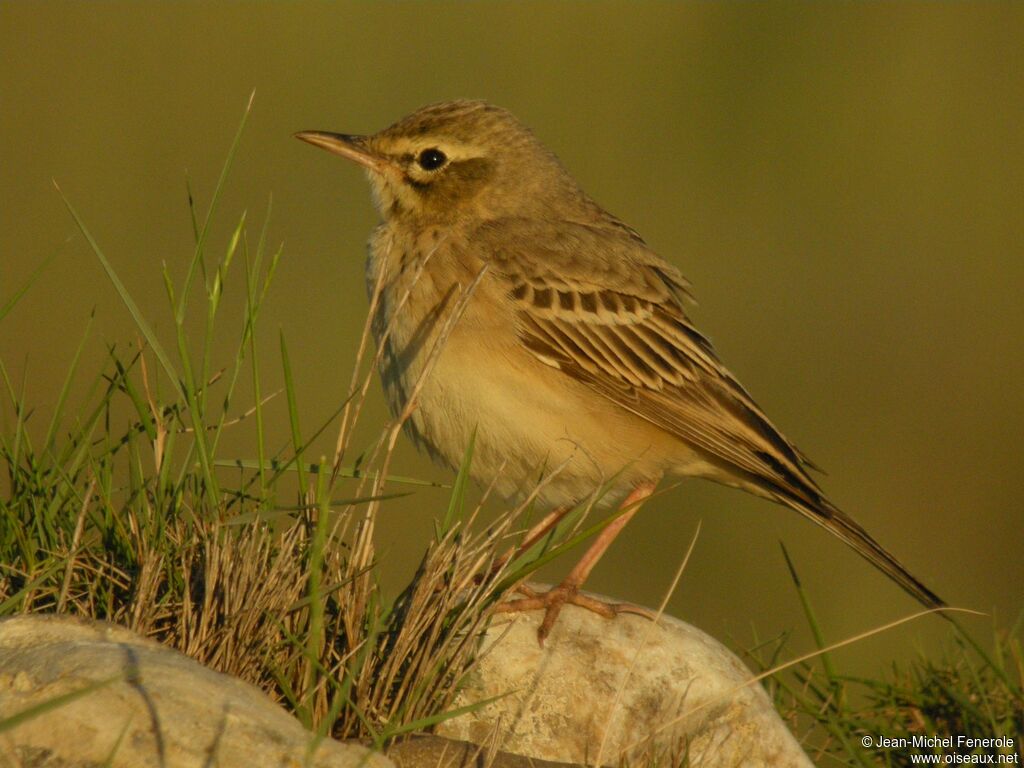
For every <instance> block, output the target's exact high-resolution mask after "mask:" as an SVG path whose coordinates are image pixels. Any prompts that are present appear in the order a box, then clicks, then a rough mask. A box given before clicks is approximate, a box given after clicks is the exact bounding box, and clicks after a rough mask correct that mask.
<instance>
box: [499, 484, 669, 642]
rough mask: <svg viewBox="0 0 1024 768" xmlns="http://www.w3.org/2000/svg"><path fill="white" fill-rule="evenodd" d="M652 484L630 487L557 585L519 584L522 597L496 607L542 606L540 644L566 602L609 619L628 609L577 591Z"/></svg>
mask: <svg viewBox="0 0 1024 768" xmlns="http://www.w3.org/2000/svg"><path fill="white" fill-rule="evenodd" d="M656 485H657V484H656V483H654V482H646V483H643V484H642V485H638V486H637V487H636V488H634V489H633V491H632V492H631V493H630V494H629V496H627V497H626V498H625V500H624V501H623V502H622V504H621V505H620V506H619V510H620V511H621V514H620V515H619V516H618V517H616V518H615V519H614V520H613V521H612V522H611V523H609V524H608V525H607V526H606V527H605V529H604V530H603V531H601V533H599V534H598V536H597V538H596V539H594V543H593V544H591V545H590V549H588V550H587V551H586V552H585V553H584V555H583V557H581V558H580V561H579V562H578V563H577V564H576V566H575V567H574V568H573V569H572V570H571V571H570V572H569V575H568V576H566V577H565V580H564V581H563V582H562V583H561V584H559V585H558V586H557V587H554V588H552V589H550V590H548V591H547V592H544V593H537V592H534V591H533V590H530V589H528V588H524V587H520V591H522V592H524V593H525V594H526V595H527V596H526V597H525V598H522V599H517V600H509V601H508V602H505V603H501V604H500V605H498V606H497V608H496V610H498V611H500V612H506V613H510V612H514V611H532V610H537V609H539V608H543V609H544V620H543V621H542V622H541V625H540V628H539V629H538V630H537V640H538V642H539V643H540V644H541V645H544V639H545V638H546V637H547V636H548V634H549V633H550V632H551V628H552V627H553V626H554V625H555V620H556V619H557V618H558V614H559V612H560V611H561V610H562V606H563V605H565V604H566V603H571V604H573V605H578V606H579V607H581V608H586V609H587V610H590V611H593V612H594V613H598V614H600V615H602V616H604V617H605V618H609V619H610V618H613V617H614V616H615V615H616V614H617V613H619V612H620V611H622V610H628V609H627V608H626V607H625V606H620V605H609V604H608V603H602V602H601V601H600V600H595V599H593V598H591V597H587V596H585V595H581V594H579V590H580V587H582V586H583V582H585V581H586V580H587V577H588V576H589V575H590V572H591V571H592V570H593V569H594V566H595V565H597V562H598V560H600V559H601V556H602V555H603V554H604V553H605V551H606V550H607V549H608V547H609V546H610V545H611V543H612V542H613V541H614V540H615V537H616V536H618V535H619V534H620V533H621V532H622V529H623V528H625V527H626V524H627V523H628V522H629V521H630V520H631V519H632V518H633V515H635V514H636V513H637V511H638V510H639V509H640V506H641V505H642V504H643V502H644V500H645V499H646V498H647V497H648V496H650V495H651V494H652V493H653V492H654V488H655V486H656ZM549 517H550V515H549ZM546 521H547V518H545V519H544V520H542V521H541V522H542V523H544V522H546ZM531 533H532V531H531Z"/></svg>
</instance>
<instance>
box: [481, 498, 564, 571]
mask: <svg viewBox="0 0 1024 768" xmlns="http://www.w3.org/2000/svg"><path fill="white" fill-rule="evenodd" d="M572 510H573V507H572V506H564V507H558V508H557V509H553V510H551V511H550V512H548V513H547V514H546V515H544V517H543V518H541V520H540V521H539V522H538V523H537V524H536V525H534V526H533V527H532V528H531V529H530V530H528V531H527V532H526V536H524V537H523V540H522V541H521V542H520V543H519V546H518V547H509V549H508V551H507V552H506V553H505V554H504V555H502V556H501V557H499V558H498V559H497V560H496V561H495V563H494V565H493V566H492V568H491V573H494V572H495V571H497V570H499V569H500V568H504V567H505V565H507V564H508V563H509V562H510V561H511V560H514V559H515V558H517V557H519V556H520V555H521V554H523V553H524V552H526V551H528V550H529V549H530V547H532V546H533V545H534V544H536V543H537V542H538V541H540V540H541V539H542V538H544V537H545V536H547V535H548V533H549V532H550V531H551V529H553V528H554V527H555V526H556V525H558V524H559V523H560V522H562V519H563V518H564V517H565V516H566V515H567V514H569V512H571V511H572Z"/></svg>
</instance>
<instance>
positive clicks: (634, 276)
mask: <svg viewBox="0 0 1024 768" xmlns="http://www.w3.org/2000/svg"><path fill="white" fill-rule="evenodd" d="M505 226H506V227H507V226H509V225H508V224H507V223H506V225H505ZM566 226H567V227H575V229H573V231H572V232H571V233H569V234H568V235H567V234H566V233H565V230H564V229H563V230H562V231H561V232H560V233H559V234H558V235H557V236H554V237H555V239H556V240H557V238H559V237H561V238H563V239H565V238H567V237H568V238H569V239H570V241H571V242H572V244H573V246H575V247H576V248H586V249H587V251H588V253H587V256H588V260H596V264H591V263H587V264H583V263H581V262H580V260H579V259H577V258H574V257H573V256H572V254H567V253H565V252H564V251H560V250H557V249H554V248H553V249H552V250H551V251H548V250H547V249H543V250H542V251H541V252H538V251H537V243H541V242H546V240H545V239H543V238H537V237H535V236H534V237H530V238H529V242H530V244H531V246H533V250H531V251H530V253H523V252H522V250H520V251H510V250H509V247H510V246H508V243H510V242H511V243H513V244H515V243H516V242H517V239H516V238H514V237H513V238H509V237H507V236H505V237H503V238H496V239H495V241H494V242H495V243H496V245H495V246H494V247H493V251H492V252H493V253H494V255H495V261H496V263H497V264H498V266H499V272H500V273H501V274H504V275H505V277H506V278H507V279H508V281H509V298H510V300H511V301H512V303H513V306H514V307H515V309H516V314H517V317H518V319H519V332H520V338H521V340H522V341H523V344H524V346H525V347H526V348H527V349H529V350H530V351H531V352H532V353H533V354H535V355H536V356H537V357H538V358H540V359H541V360H542V361H543V362H544V363H545V364H547V365H554V366H556V367H558V368H560V369H561V370H562V371H563V372H565V373H566V374H567V375H569V376H572V377H573V378H575V379H577V380H579V381H581V382H582V383H584V384H586V385H587V386H589V387H590V388H592V389H593V390H595V391H596V392H598V393H600V394H601V395H603V396H604V397H607V398H608V399H610V400H612V401H613V402H615V403H617V404H618V405H620V406H621V407H623V408H625V409H627V410H629V411H631V412H633V413H635V414H637V415H638V416H640V417H642V418H644V419H647V420H648V421H650V422H651V423H653V424H655V425H657V426H658V427H660V428H662V429H665V430H666V431H668V432H670V433H672V434H674V435H676V436H677V437H679V438H680V439H681V440H683V441H685V442H686V443H688V444H690V445H692V446H694V447H696V448H698V449H700V450H702V451H704V452H706V453H707V454H708V455H709V456H710V457H713V458H714V459H717V460H719V461H722V462H726V463H727V464H728V465H731V466H732V467H734V468H735V469H736V470H738V471H739V473H741V474H742V475H746V476H747V477H748V479H749V480H750V481H751V482H752V483H754V484H755V485H760V486H761V487H762V488H764V490H766V491H768V492H769V493H772V494H777V493H781V494H785V495H792V496H795V497H796V498H798V499H803V500H805V501H808V502H810V503H819V502H820V500H821V497H820V495H819V492H818V489H817V485H816V484H815V482H814V480H813V479H812V478H811V477H810V476H809V475H808V474H807V471H806V469H805V468H804V464H805V463H806V462H805V459H804V457H803V456H802V454H800V452H799V451H798V450H797V449H796V447H795V446H793V445H792V444H791V443H790V442H789V441H788V440H786V438H785V437H783V435H782V434H781V433H780V432H779V431H778V430H777V429H775V427H774V426H772V425H771V423H770V422H769V421H768V419H767V417H765V415H764V414H763V412H762V411H761V410H760V408H758V406H757V404H756V403H754V401H753V399H752V398H751V397H750V395H749V394H748V393H747V392H746V390H745V389H744V388H743V387H742V386H741V385H740V384H739V382H737V381H736V379H735V378H734V377H733V376H732V374H730V373H729V371H728V370H727V369H726V368H725V367H724V366H723V365H722V363H721V362H720V361H719V359H718V357H717V355H716V354H715V351H714V348H713V347H712V346H711V344H710V342H709V341H708V340H707V339H706V338H705V337H704V336H703V335H701V334H700V333H699V332H698V331H697V330H696V329H695V328H694V327H693V325H692V324H691V323H690V321H689V318H688V317H687V316H686V312H685V310H684V309H683V306H682V303H681V300H680V299H681V296H682V295H684V294H685V292H686V290H687V284H686V281H685V280H684V279H683V278H682V276H681V275H680V274H679V273H678V272H677V271H676V270H675V269H674V268H673V267H671V266H670V265H668V264H667V263H666V262H664V261H662V260H661V259H660V258H659V257H658V256H656V255H655V254H654V253H652V252H651V251H649V250H647V248H646V247H645V246H644V245H643V244H642V241H638V240H637V239H636V238H634V237H625V236H623V237H620V238H616V237H614V236H612V237H609V236H608V232H607V231H605V232H600V231H595V230H593V228H588V227H583V226H582V225H570V224H567V225H566ZM484 235H485V236H486V233H484ZM519 242H520V243H521V242H522V240H520V241H519ZM497 243H501V245H497Z"/></svg>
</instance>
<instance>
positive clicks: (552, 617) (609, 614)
mask: <svg viewBox="0 0 1024 768" xmlns="http://www.w3.org/2000/svg"><path fill="white" fill-rule="evenodd" d="M516 592H519V593H520V594H522V595H523V597H518V598H515V599H514V600H506V601H505V602H503V603H499V604H498V605H496V606H495V609H494V610H495V611H496V612H498V613H515V612H518V611H537V610H540V609H543V610H544V619H543V620H542V621H541V623H540V627H538V628H537V642H538V643H539V644H540V645H541V646H543V645H544V641H545V640H546V639H547V637H548V635H549V634H551V628H552V627H554V626H555V621H556V620H557V619H558V614H559V613H561V611H562V606H563V605H565V604H567V603H568V604H569V605H576V606H579V607H580V608H584V609H586V610H588V611H592V612H593V613H596V614H598V615H599V616H603V617H604V618H606V619H614V618H615V617H616V616H618V615H619V614H620V613H634V614H637V615H638V616H645V617H647V618H648V619H654V618H655V614H654V612H653V611H649V610H648V609H646V608H642V607H640V606H639V605H632V604H630V603H606V602H603V601H601V600H598V599H597V598H594V597H590V596H589V595H583V594H580V588H579V585H578V584H571V583H562V584H559V585H558V586H557V587H552V588H551V589H549V590H547V591H546V592H538V591H537V590H535V589H533V588H532V587H528V586H526V585H525V584H520V585H519V586H518V587H516Z"/></svg>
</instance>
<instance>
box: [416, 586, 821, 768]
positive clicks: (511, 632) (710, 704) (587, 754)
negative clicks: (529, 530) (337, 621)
mask: <svg viewBox="0 0 1024 768" xmlns="http://www.w3.org/2000/svg"><path fill="white" fill-rule="evenodd" d="M595 597H599V596H596V595H595ZM600 599H604V598H600ZM540 619H541V613H540V612H539V611H531V612H527V613H518V614H507V615H503V614H498V615H497V616H496V617H495V620H494V621H493V622H492V624H491V627H490V629H489V630H488V633H487V636H486V638H485V644H484V652H483V654H482V655H481V658H480V660H479V662H478V666H477V668H476V670H475V672H474V673H473V676H472V678H471V680H470V682H469V684H468V686H467V687H466V688H465V689H464V690H463V691H462V692H461V693H460V696H459V699H458V700H457V701H456V702H455V703H454V704H453V708H455V707H462V706H466V705H468V704H471V703H472V702H476V701H483V700H485V699H488V698H491V697H494V696H501V695H502V694H506V693H508V692H510V691H511V692H512V693H511V694H510V695H508V696H505V697H503V698H500V699H498V700H497V701H495V702H493V703H491V704H488V705H487V706H485V707H483V708H482V709H480V710H477V711H476V712H472V713H469V714H465V715H462V716H460V717H458V718H454V719H452V720H448V721H445V722H444V723H442V724H441V725H440V726H439V727H438V728H437V729H436V731H437V733H438V734H439V735H442V736H445V737H448V738H452V739H462V740H466V741H470V742H473V743H476V744H495V746H496V747H497V748H499V749H502V750H506V751H509V752H514V753H516V754H520V755H524V756H528V757H532V758H537V759H543V760H552V761H560V762H568V763H581V764H586V765H595V764H600V765H618V764H619V763H620V762H621V760H622V759H623V758H624V757H625V758H628V759H629V760H630V762H631V763H634V764H635V763H640V764H646V763H648V762H651V761H657V762H659V763H663V762H665V761H666V759H667V758H668V759H670V758H672V757H673V756H677V757H678V756H679V755H682V754H687V753H688V758H689V762H688V763H687V765H690V766H694V767H696V766H700V767H701V768H718V767H719V766H722V767H723V768H724V766H740V765H742V766H751V767H753V766H787V767H790V766H807V767H808V768H811V767H812V766H813V764H812V763H811V761H810V760H809V759H808V757H807V755H806V754H805V753H804V752H803V750H802V749H801V748H800V746H799V745H798V744H797V742H796V739H794V738H793V735H792V734H791V733H790V732H789V730H788V729H787V728H786V726H785V724H784V723H783V722H782V719H781V718H780V717H779V715H778V713H776V711H775V709H774V708H773V706H772V703H771V701H770V700H769V698H768V695H767V694H766V693H765V691H764V689H763V688H762V687H761V685H760V683H751V682H750V680H751V678H752V677H753V674H752V673H751V672H750V670H749V669H747V667H746V666H745V665H744V664H743V663H742V662H741V661H740V660H739V659H738V658H737V657H736V656H735V655H734V654H733V653H732V652H730V651H729V650H728V649H727V648H725V647H724V646H723V645H722V644H721V643H719V642H718V641H716V640H714V639H713V638H711V637H709V636H708V635H707V634H705V633H704V632H702V631H700V630H699V629H696V628H695V627H692V626H690V625H689V624H686V623H684V622H682V621H679V620H678V619H674V618H671V617H669V616H664V617H662V618H661V619H660V620H659V621H658V623H654V622H653V621H651V620H650V619H647V618H644V617H641V616H635V615H631V614H620V615H619V616H617V617H616V618H615V619H611V620H609V619H605V618H602V617H601V616H598V615H597V614H595V613H592V612H590V611H585V610H583V609H580V608H577V607H575V606H566V607H565V608H564V609H563V610H562V613H561V615H560V616H559V617H558V621H557V622H556V623H555V626H554V629H553V630H552V633H551V635H550V636H549V637H548V639H547V641H546V643H545V645H544V647H543V648H541V647H540V646H539V645H538V643H537V627H538V626H539V624H540ZM669 761H670V762H671V764H675V762H674V761H671V760H669Z"/></svg>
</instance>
